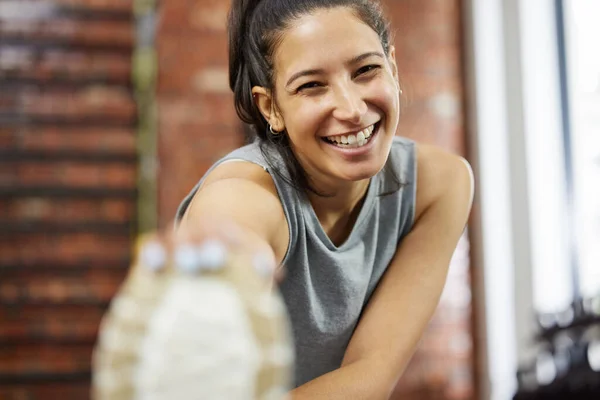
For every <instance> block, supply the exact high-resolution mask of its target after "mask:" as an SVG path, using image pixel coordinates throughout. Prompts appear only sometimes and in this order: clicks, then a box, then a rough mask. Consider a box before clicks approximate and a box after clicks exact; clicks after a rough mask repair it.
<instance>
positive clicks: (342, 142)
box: [326, 125, 375, 149]
mask: <svg viewBox="0 0 600 400" xmlns="http://www.w3.org/2000/svg"><path fill="white" fill-rule="evenodd" d="M374 130H375V125H371V126H369V127H368V128H365V129H363V130H362V131H360V132H358V133H357V134H350V135H339V136H329V137H327V138H326V139H327V140H328V141H329V142H331V143H334V144H336V143H337V145H338V146H340V147H347V148H351V149H353V148H357V147H360V146H364V145H365V144H366V143H367V141H368V139H369V138H370V137H371V135H372V134H373V131H374Z"/></svg>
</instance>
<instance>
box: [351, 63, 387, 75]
mask: <svg viewBox="0 0 600 400" xmlns="http://www.w3.org/2000/svg"><path fill="white" fill-rule="evenodd" d="M380 68H381V65H377V64H371V65H365V66H364V67H362V68H360V69H359V70H358V71H356V74H355V76H360V75H364V74H366V73H369V72H372V71H375V70H378V69H380Z"/></svg>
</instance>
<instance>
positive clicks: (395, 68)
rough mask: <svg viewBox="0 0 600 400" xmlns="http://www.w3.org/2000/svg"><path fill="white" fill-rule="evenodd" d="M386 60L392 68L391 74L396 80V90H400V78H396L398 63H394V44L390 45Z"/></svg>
mask: <svg viewBox="0 0 600 400" xmlns="http://www.w3.org/2000/svg"><path fill="white" fill-rule="evenodd" d="M388 62H389V63H390V68H391V70H392V76H393V77H394V80H395V81H396V86H397V87H398V91H399V92H402V89H401V88H400V79H399V78H398V65H397V64H396V48H395V47H394V46H390V54H389V56H388Z"/></svg>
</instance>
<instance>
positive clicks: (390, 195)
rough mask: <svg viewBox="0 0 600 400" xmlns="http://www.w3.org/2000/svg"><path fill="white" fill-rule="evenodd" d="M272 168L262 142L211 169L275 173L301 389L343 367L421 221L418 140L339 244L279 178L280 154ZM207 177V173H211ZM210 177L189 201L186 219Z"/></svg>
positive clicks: (396, 156)
mask: <svg viewBox="0 0 600 400" xmlns="http://www.w3.org/2000/svg"><path fill="white" fill-rule="evenodd" d="M273 158H274V160H272V161H273V162H272V163H271V165H269V164H268V163H267V162H266V160H265V158H264V156H263V155H262V153H261V150H260V148H259V146H258V143H257V142H255V143H252V144H250V145H247V146H245V147H242V148H240V149H237V150H235V151H233V152H232V153H230V154H229V155H227V156H225V157H224V158H223V159H221V160H220V161H219V162H217V163H216V164H215V165H213V166H212V167H211V169H210V170H209V171H207V174H208V173H209V172H210V171H211V170H212V169H214V168H215V167H216V166H217V165H219V164H221V163H223V162H225V161H232V160H246V161H249V162H252V163H255V164H258V165H260V166H262V167H263V168H264V169H265V170H266V171H267V172H269V173H270V174H271V177H272V178H273V181H274V183H275V186H276V188H277V191H278V194H279V199H280V200H281V204H282V206H283V210H284V212H285V216H286V219H287V223H288V226H289V233H290V243H289V246H288V250H287V253H286V256H285V258H284V261H283V264H284V265H285V267H286V275H285V278H284V280H283V281H282V282H281V284H280V291H281V294H282V295H283V298H284V301H285V303H286V306H287V308H288V312H289V316H290V320H291V324H292V331H293V334H294V342H295V349H296V369H295V384H296V386H300V385H302V384H304V383H306V382H308V381H310V380H312V379H314V378H316V377H319V376H321V375H323V374H325V373H327V372H330V371H332V370H335V369H337V368H339V367H340V365H341V362H342V359H343V357H344V353H345V351H346V347H347V346H348V342H349V341H350V338H351V336H352V333H353V332H354V329H355V327H356V325H357V323H358V320H359V318H360V316H361V312H362V310H363V309H364V307H365V305H366V304H367V302H368V301H369V299H370V297H371V295H372V294H373V291H374V290H375V288H376V287H377V284H378V282H379V280H380V279H381V276H382V275H383V273H384V272H385V270H386V268H387V266H388V265H389V263H390V261H391V259H392V257H393V256H394V253H395V251H396V247H397V246H398V244H399V242H400V241H401V240H402V238H403V237H404V236H405V235H406V234H407V233H408V232H409V231H410V229H411V228H412V225H413V222H414V214H415V195H416V154H415V144H414V142H413V141H411V140H409V139H406V138H401V137H396V138H394V142H393V145H392V150H391V153H390V156H389V158H388V160H387V164H386V167H385V168H384V169H382V170H381V171H380V172H379V173H378V174H377V175H376V176H375V177H373V178H372V179H371V181H370V183H369V188H368V190H367V194H366V198H365V200H364V202H363V206H362V208H361V210H360V213H359V215H358V218H357V220H356V223H355V225H354V228H353V229H352V231H351V233H350V235H349V237H348V238H347V239H346V241H345V242H344V243H343V244H342V245H340V246H335V245H334V244H333V243H332V242H331V240H330V239H329V237H328V236H327V234H326V233H325V231H324V230H323V228H322V226H321V224H320V223H319V220H318V218H317V216H316V214H315V212H314V210H313V208H312V206H311V204H310V202H309V201H308V198H307V197H306V195H305V194H303V193H300V192H299V191H297V190H296V189H294V188H293V187H292V186H291V185H289V184H288V183H286V181H285V180H284V179H283V178H282V177H281V176H280V175H278V174H277V173H275V172H274V171H272V167H275V168H278V169H279V171H280V173H282V174H284V176H288V175H287V170H286V168H285V166H284V164H283V162H282V160H281V159H280V158H278V157H277V154H274V155H273ZM205 176H206V175H205ZM203 180H204V178H202V179H201V180H200V182H199V183H198V184H197V185H196V186H195V187H194V188H193V189H192V191H191V192H190V194H189V195H188V196H187V197H186V198H185V199H184V200H183V202H182V203H181V205H180V206H179V209H178V211H177V220H179V219H181V217H182V216H183V215H184V213H185V211H186V209H187V207H188V206H189V204H190V202H191V200H192V197H193V196H194V195H195V193H196V191H197V190H198V188H199V187H200V185H201V184H202V182H203Z"/></svg>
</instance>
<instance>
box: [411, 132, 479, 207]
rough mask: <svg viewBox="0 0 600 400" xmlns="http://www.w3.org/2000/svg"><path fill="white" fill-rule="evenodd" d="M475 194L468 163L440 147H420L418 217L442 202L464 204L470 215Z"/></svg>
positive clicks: (419, 145)
mask: <svg viewBox="0 0 600 400" xmlns="http://www.w3.org/2000/svg"><path fill="white" fill-rule="evenodd" d="M473 192H474V178H473V171H472V169H471V166H470V164H469V162H468V161H467V160H465V159H464V158H463V157H460V156H458V155H456V154H453V153H450V152H448V151H446V150H444V149H442V148H440V147H437V146H432V145H427V144H417V205H416V206H417V213H416V214H417V218H418V216H419V215H421V214H422V213H423V211H424V210H426V209H427V208H429V207H430V206H431V205H432V204H434V203H435V202H437V201H440V200H442V199H443V200H447V201H453V202H456V203H458V204H457V205H460V204H464V208H465V210H466V211H467V212H468V211H469V210H470V208H471V203H472V200H473Z"/></svg>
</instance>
